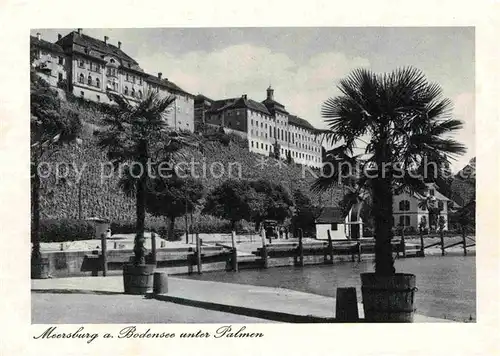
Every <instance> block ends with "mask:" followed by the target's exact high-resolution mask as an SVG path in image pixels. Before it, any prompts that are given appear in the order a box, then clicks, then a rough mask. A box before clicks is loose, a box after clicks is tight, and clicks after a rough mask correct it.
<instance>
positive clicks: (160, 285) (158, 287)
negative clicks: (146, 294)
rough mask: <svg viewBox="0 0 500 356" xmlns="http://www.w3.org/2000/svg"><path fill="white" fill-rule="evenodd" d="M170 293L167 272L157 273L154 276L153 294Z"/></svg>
mask: <svg viewBox="0 0 500 356" xmlns="http://www.w3.org/2000/svg"><path fill="white" fill-rule="evenodd" d="M167 292H168V274H167V273H166V272H155V273H154V275H153V293H154V294H165V293H167Z"/></svg>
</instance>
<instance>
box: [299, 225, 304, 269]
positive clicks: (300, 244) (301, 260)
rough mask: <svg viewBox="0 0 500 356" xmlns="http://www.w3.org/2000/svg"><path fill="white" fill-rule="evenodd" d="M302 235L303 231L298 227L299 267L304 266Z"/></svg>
mask: <svg viewBox="0 0 500 356" xmlns="http://www.w3.org/2000/svg"><path fill="white" fill-rule="evenodd" d="M303 237H304V232H303V230H302V229H299V263H298V265H299V266H300V267H302V266H304V244H303V242H302V239H303Z"/></svg>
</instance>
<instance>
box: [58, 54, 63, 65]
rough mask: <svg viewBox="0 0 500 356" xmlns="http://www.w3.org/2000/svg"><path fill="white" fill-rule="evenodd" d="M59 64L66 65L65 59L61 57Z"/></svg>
mask: <svg viewBox="0 0 500 356" xmlns="http://www.w3.org/2000/svg"><path fill="white" fill-rule="evenodd" d="M59 64H60V65H63V64H64V58H63V57H61V56H59Z"/></svg>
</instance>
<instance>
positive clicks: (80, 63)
mask: <svg viewBox="0 0 500 356" xmlns="http://www.w3.org/2000/svg"><path fill="white" fill-rule="evenodd" d="M78 66H79V67H80V68H85V61H84V60H83V59H80V60H79V61H78Z"/></svg>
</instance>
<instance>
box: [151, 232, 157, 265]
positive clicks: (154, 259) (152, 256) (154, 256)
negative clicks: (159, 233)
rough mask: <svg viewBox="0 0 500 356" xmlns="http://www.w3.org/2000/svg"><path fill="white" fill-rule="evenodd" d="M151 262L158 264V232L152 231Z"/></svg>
mask: <svg viewBox="0 0 500 356" xmlns="http://www.w3.org/2000/svg"><path fill="white" fill-rule="evenodd" d="M151 264H153V265H155V266H156V234H155V231H154V230H153V231H151Z"/></svg>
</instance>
